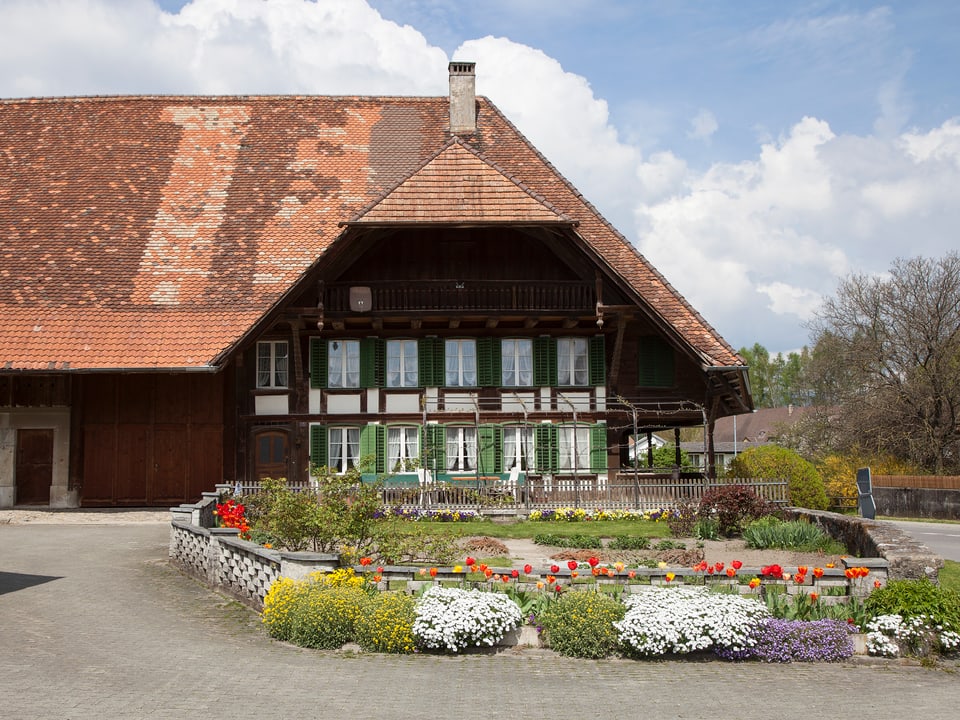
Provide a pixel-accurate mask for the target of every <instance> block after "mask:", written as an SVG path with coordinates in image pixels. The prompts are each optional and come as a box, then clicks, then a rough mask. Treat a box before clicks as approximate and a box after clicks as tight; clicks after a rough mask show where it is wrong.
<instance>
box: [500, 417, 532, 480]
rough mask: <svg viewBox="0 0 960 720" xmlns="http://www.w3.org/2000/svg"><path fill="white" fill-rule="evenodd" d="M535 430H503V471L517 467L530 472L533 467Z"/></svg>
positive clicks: (515, 428) (524, 428) (525, 428)
mask: <svg viewBox="0 0 960 720" xmlns="http://www.w3.org/2000/svg"><path fill="white" fill-rule="evenodd" d="M533 461H534V454H533V428H532V427H524V426H520V425H518V426H514V427H510V426H507V427H505V428H504V429H503V469H504V470H512V469H513V468H515V467H517V468H520V469H521V470H529V469H530V468H532V467H533Z"/></svg>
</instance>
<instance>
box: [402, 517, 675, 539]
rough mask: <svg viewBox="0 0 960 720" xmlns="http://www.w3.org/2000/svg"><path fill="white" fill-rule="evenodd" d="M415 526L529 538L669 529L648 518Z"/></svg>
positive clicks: (659, 534)
mask: <svg viewBox="0 0 960 720" xmlns="http://www.w3.org/2000/svg"><path fill="white" fill-rule="evenodd" d="M417 527H419V528H423V529H424V530H426V531H427V532H429V533H435V532H436V533H448V534H451V535H454V536H456V537H465V536H470V535H488V536H489V537H494V538H499V539H501V540H508V539H520V538H526V539H532V538H533V536H534V535H540V534H542V533H551V534H553V535H565V536H569V535H586V536H589V537H617V536H618V535H634V536H640V537H649V538H668V537H670V528H669V527H667V524H666V523H665V522H652V521H650V520H591V521H589V522H530V521H529V520H524V521H522V522H514V523H495V522H493V521H491V520H477V521H475V522H464V523H447V522H429V521H422V520H421V521H418V522H417Z"/></svg>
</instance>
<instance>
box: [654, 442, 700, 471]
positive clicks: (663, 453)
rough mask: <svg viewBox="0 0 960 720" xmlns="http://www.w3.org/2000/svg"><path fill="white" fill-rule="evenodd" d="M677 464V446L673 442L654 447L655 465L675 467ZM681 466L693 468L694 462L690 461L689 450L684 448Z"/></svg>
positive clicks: (681, 451)
mask: <svg viewBox="0 0 960 720" xmlns="http://www.w3.org/2000/svg"><path fill="white" fill-rule="evenodd" d="M676 464H677V446H676V445H673V444H672V443H668V444H667V445H663V446H661V447H658V448H654V449H653V465H654V467H661V468H666V467H673V466H674V465H676ZM680 467H682V468H692V467H693V464H692V463H691V462H690V456H689V455H687V451H686V450H684V449H683V448H681V449H680Z"/></svg>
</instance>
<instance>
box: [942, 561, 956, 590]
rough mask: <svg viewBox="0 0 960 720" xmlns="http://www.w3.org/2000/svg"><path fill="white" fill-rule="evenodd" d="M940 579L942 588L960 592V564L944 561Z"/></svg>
mask: <svg viewBox="0 0 960 720" xmlns="http://www.w3.org/2000/svg"><path fill="white" fill-rule="evenodd" d="M939 577H940V586H941V587H944V588H949V589H950V590H956V591H957V592H960V562H956V561H954V560H944V561H943V569H942V570H941V571H940V576H939Z"/></svg>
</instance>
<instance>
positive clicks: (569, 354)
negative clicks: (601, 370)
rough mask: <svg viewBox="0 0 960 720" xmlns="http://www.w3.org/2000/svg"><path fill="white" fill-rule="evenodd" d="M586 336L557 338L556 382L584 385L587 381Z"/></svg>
mask: <svg viewBox="0 0 960 720" xmlns="http://www.w3.org/2000/svg"><path fill="white" fill-rule="evenodd" d="M589 368H590V364H589V359H588V348H587V339H586V338H558V339H557V384H558V385H575V386H585V385H587V384H588V382H589V375H590V373H589Z"/></svg>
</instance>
